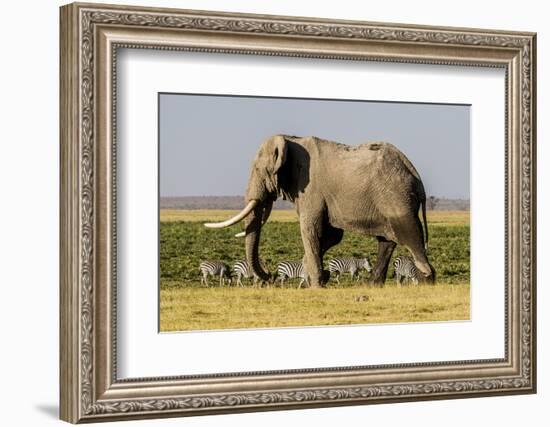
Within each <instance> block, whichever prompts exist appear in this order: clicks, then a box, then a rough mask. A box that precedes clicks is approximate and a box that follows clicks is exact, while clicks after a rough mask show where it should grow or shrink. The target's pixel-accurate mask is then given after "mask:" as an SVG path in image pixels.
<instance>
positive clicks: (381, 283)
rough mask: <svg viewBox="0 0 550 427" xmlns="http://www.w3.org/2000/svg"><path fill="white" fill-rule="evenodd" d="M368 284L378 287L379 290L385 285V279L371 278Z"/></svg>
mask: <svg viewBox="0 0 550 427" xmlns="http://www.w3.org/2000/svg"><path fill="white" fill-rule="evenodd" d="M368 283H369V284H370V285H373V286H378V287H380V288H382V287H384V283H386V279H385V278H383V277H373V278H371V279H370V280H369V281H368Z"/></svg>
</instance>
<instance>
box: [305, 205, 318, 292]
mask: <svg viewBox="0 0 550 427" xmlns="http://www.w3.org/2000/svg"><path fill="white" fill-rule="evenodd" d="M300 232H301V234H302V242H303V244H304V260H303V263H304V267H305V269H306V273H307V275H308V277H309V282H310V283H309V284H310V287H312V288H318V287H320V286H321V285H322V284H323V259H322V256H323V255H322V254H323V252H322V250H321V233H322V221H320V216H319V217H318V218H314V217H311V216H308V217H307V220H305V219H304V216H302V217H301V218H300Z"/></svg>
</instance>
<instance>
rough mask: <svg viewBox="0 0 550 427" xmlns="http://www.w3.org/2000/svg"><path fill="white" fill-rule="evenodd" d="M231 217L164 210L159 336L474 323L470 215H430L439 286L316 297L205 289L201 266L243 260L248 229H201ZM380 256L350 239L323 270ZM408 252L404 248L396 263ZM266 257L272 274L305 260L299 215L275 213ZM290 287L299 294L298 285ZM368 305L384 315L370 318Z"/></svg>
mask: <svg viewBox="0 0 550 427" xmlns="http://www.w3.org/2000/svg"><path fill="white" fill-rule="evenodd" d="M232 213H233V211H206V210H202V211H184V210H181V211H164V210H163V211H161V224H160V285H161V330H163V331H172V330H191V329H220V328H241V327H243V328H244V327H275V326H303V325H326V324H342V323H343V324H350V323H379V322H409V321H428V320H457V319H465V318H468V316H469V307H470V305H469V285H468V283H469V281H470V225H469V213H468V212H438V211H435V212H429V216H428V223H429V231H430V241H429V258H430V262H431V263H432V265H433V266H434V268H435V269H436V271H437V279H438V283H439V284H440V286H435V287H433V286H418V287H414V286H410V287H403V288H401V289H398V288H397V287H396V286H394V285H393V283H394V281H393V279H392V278H391V273H390V274H389V275H388V281H387V283H388V285H386V287H384V288H382V289H378V288H372V287H362V286H361V285H365V284H366V282H367V278H366V277H364V276H363V277H362V279H361V281H360V282H353V283H352V282H351V281H350V280H349V279H348V278H344V279H342V280H341V285H340V286H338V287H337V286H336V283H335V282H334V281H331V282H330V283H329V286H328V289H318V290H317V289H307V290H306V289H300V290H296V289H280V288H262V289H251V288H245V289H242V288H235V287H231V288H223V289H219V288H210V289H205V288H202V287H201V285H200V275H199V271H198V266H199V264H200V262H201V261H202V260H223V261H225V262H226V263H227V264H229V265H232V264H233V262H235V261H237V260H240V259H244V258H245V254H244V240H243V239H242V238H236V237H234V234H235V233H237V232H239V231H241V230H242V226H241V225H235V226H232V227H230V228H226V229H207V228H205V227H204V226H203V225H202V223H203V222H204V221H216V220H220V219H225V218H227V217H228V216H229V215H231V214H232ZM376 250H377V243H376V240H375V239H374V238H372V237H368V236H363V235H360V234H358V233H353V232H346V233H345V234H344V239H343V240H342V242H341V243H340V244H339V245H337V246H335V247H334V248H332V249H331V250H330V251H329V252H328V253H327V255H326V257H325V267H326V263H327V262H328V259H329V258H330V257H333V256H369V258H370V259H371V261H372V262H374V261H375V260H376ZM405 253H407V252H406V250H404V249H403V248H401V247H399V246H398V247H397V249H396V251H395V253H394V257H395V256H398V255H400V254H405ZM260 254H261V257H262V259H263V261H264V264H265V266H266V268H267V269H268V270H270V271H274V270H275V269H276V265H277V263H278V262H280V261H282V260H301V259H302V256H303V246H302V241H301V238H300V231H299V226H298V223H297V222H296V214H295V213H294V212H293V211H274V212H273V214H272V216H271V217H270V220H269V222H268V223H267V224H266V225H265V226H264V229H263V231H262V239H261V247H260ZM213 282H214V283H216V285H215V286H217V282H216V281H213ZM389 284H391V285H389ZM448 285H453V286H448ZM455 285H456V286H455ZM292 286H294V287H296V286H297V281H294V282H293V283H292ZM356 293H359V294H361V293H366V294H367V295H369V296H370V295H376V297H375V300H374V301H378V302H380V304H381V305H380V306H379V307H378V306H377V305H373V304H372V303H371V302H372V301H371V302H369V304H356V303H355V302H354V301H353V297H354V296H357V295H355V294H356ZM369 301H370V300H369ZM438 301H439V302H438ZM423 304H428V305H423ZM366 306H376V307H378V308H376V309H375V310H370V311H369V310H366V311H365V310H364V308H365V307H366ZM358 307H361V309H358ZM441 307H443V308H441ZM371 308H372V307H371ZM440 308H441V309H440ZM201 313H202V314H201ZM281 313H283V314H284V315H282V314H281Z"/></svg>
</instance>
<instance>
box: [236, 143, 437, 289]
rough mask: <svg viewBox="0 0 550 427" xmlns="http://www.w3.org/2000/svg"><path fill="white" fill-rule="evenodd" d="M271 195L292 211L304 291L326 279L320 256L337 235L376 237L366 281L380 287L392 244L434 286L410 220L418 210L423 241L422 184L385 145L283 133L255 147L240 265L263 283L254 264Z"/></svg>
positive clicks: (402, 158) (420, 240)
mask: <svg viewBox="0 0 550 427" xmlns="http://www.w3.org/2000/svg"><path fill="white" fill-rule="evenodd" d="M278 197H283V198H285V199H287V200H290V201H291V202H293V203H294V204H295V206H296V210H297V212H298V216H299V222H300V231H301V235H302V241H303V245H304V265H305V267H306V271H307V273H308V275H309V279H310V284H311V286H312V287H319V286H320V285H322V284H323V283H325V282H326V281H327V280H328V272H323V269H322V266H323V256H324V254H325V253H326V251H327V250H328V249H330V248H331V247H332V246H334V245H336V244H338V243H339V242H340V241H341V240H342V237H343V234H344V230H354V231H357V232H360V233H363V234H365V235H368V236H374V237H376V238H377V239H378V257H377V262H376V266H375V267H374V270H373V273H372V276H371V280H372V281H373V282H374V283H377V284H380V285H382V284H383V283H384V282H385V280H386V275H387V271H388V264H389V262H390V258H391V255H392V253H393V250H394V249H395V246H396V244H397V243H398V244H401V245H404V246H405V247H406V248H407V249H408V250H409V252H410V253H411V255H412V257H413V259H414V262H415V265H416V266H417V267H418V269H419V270H420V271H421V272H422V273H423V274H424V275H425V277H426V281H430V282H433V281H434V280H435V270H434V269H433V267H432V266H431V265H430V263H429V262H428V258H427V256H426V250H425V242H424V234H423V227H422V223H421V222H420V219H419V217H418V212H419V208H420V207H422V213H423V218H424V227H425V228H426V241H427V237H428V236H427V227H426V218H425V202H426V196H425V192H424V186H423V184H422V180H421V179H420V176H419V175H418V172H417V171H416V170H415V168H414V166H413V165H412V164H411V162H410V161H409V160H408V159H407V158H406V157H405V155H404V154H403V153H401V152H400V151H399V150H398V149H397V148H396V147H394V146H393V145H391V144H387V143H369V144H362V145H359V146H354V147H352V146H347V145H343V144H338V143H335V142H331V141H326V140H322V139H319V138H316V137H304V138H300V137H292V136H286V135H275V136H272V137H270V138H268V139H267V140H266V141H265V142H264V143H263V144H262V145H261V147H260V148H259V150H258V152H257V154H256V158H255V160H254V161H253V163H252V170H251V172H250V178H249V181H248V189H247V192H246V196H245V199H246V200H245V201H246V202H247V203H248V202H249V201H251V200H257V201H258V202H259V203H258V204H257V206H256V207H255V208H254V210H253V211H252V213H251V214H250V215H248V216H247V217H246V219H245V225H246V242H245V246H246V258H247V260H248V262H249V263H250V264H251V265H252V267H253V269H254V271H255V273H256V274H257V275H258V276H259V277H260V278H262V279H263V280H267V278H268V275H267V273H266V272H265V271H264V270H263V268H262V267H261V265H260V262H259V253H258V247H259V243H260V234H261V230H262V224H263V223H264V222H265V221H266V220H267V218H268V217H269V214H270V212H271V207H272V204H273V202H274V201H275V200H276V199H277V198H278Z"/></svg>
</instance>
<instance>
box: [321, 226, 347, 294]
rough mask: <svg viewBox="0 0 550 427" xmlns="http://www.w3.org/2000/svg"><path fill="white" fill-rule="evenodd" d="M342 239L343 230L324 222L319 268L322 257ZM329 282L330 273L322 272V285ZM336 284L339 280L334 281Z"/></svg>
mask: <svg viewBox="0 0 550 427" xmlns="http://www.w3.org/2000/svg"><path fill="white" fill-rule="evenodd" d="M343 237H344V230H342V229H341V228H335V227H333V226H332V225H330V224H328V223H327V222H325V224H324V228H323V232H322V235H321V266H322V265H323V257H324V256H325V254H326V253H327V251H328V250H329V249H330V248H332V247H333V246H336V245H337V244H338V243H340V242H341V241H342V238H343ZM329 280H330V272H329V271H327V270H324V271H323V283H328V281H329ZM336 281H337V282H338V284H340V280H339V279H338V277H337V279H336Z"/></svg>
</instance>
